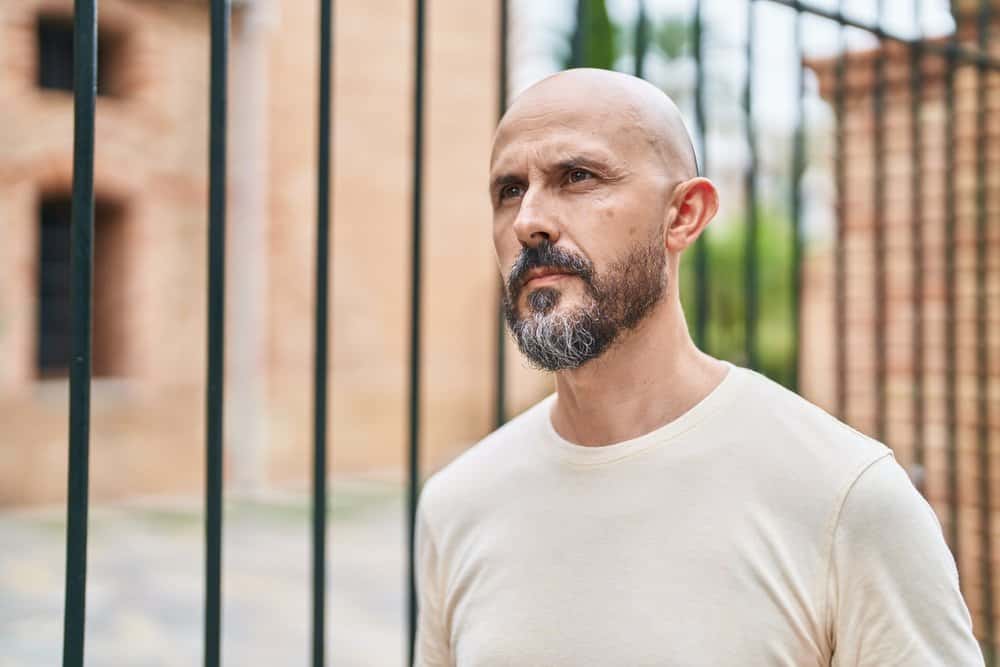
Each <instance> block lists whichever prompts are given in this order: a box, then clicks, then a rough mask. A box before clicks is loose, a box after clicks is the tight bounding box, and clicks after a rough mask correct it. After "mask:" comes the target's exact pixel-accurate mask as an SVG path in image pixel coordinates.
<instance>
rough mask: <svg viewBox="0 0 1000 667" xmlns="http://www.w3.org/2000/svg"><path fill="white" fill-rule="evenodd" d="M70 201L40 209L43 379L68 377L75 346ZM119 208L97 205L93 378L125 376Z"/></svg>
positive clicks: (52, 201)
mask: <svg viewBox="0 0 1000 667" xmlns="http://www.w3.org/2000/svg"><path fill="white" fill-rule="evenodd" d="M71 210H72V206H71V203H70V198H69V196H57V197H46V198H44V199H42V201H41V203H40V205H39V230H38V231H39V233H38V268H39V272H38V283H37V285H38V293H37V300H38V301H37V302H38V333H37V339H36V340H37V345H36V350H37V370H38V375H39V377H43V378H48V377H61V376H65V375H66V374H67V373H68V372H69V362H70V355H71V344H72V327H71V311H70V214H71ZM121 210H122V209H121V206H118V205H116V204H113V203H111V202H107V201H102V200H99V201H98V203H97V206H96V207H95V209H94V301H93V310H92V314H93V338H92V349H93V358H92V369H93V374H94V376H109V375H119V374H121V371H122V367H123V362H124V352H123V350H124V345H123V343H124V342H125V341H124V340H123V336H122V335H121V333H122V332H121V330H120V328H121V325H122V322H123V321H124V318H123V316H122V314H123V313H122V311H123V310H124V308H123V306H124V304H123V303H122V302H121V296H122V293H123V292H122V290H123V289H124V288H123V283H124V281H123V280H122V278H123V277H124V276H123V275H122V274H123V273H124V261H123V260H124V257H125V256H124V251H125V247H124V245H123V240H124V237H123V229H124V226H123V224H122V222H121V217H122V216H121Z"/></svg>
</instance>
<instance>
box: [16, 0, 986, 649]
mask: <svg viewBox="0 0 1000 667" xmlns="http://www.w3.org/2000/svg"><path fill="white" fill-rule="evenodd" d="M335 4H336V8H335V22H334V43H335V52H334V61H333V63H334V73H333V107H334V111H333V176H332V179H331V183H330V184H331V187H332V191H333V210H332V273H331V277H332V294H331V299H330V308H331V321H330V324H331V331H330V339H329V343H330V346H331V348H330V349H331V363H330V373H329V378H330V383H331V395H330V397H329V410H330V419H331V422H330V429H329V432H330V441H329V443H330V461H329V471H330V473H331V474H332V476H333V477H332V480H331V502H330V519H331V524H330V532H329V538H330V547H329V568H330V581H329V586H328V588H329V604H330V615H329V628H330V636H329V647H330V648H329V656H330V662H331V664H335V665H393V664H402V663H403V662H404V661H405V656H406V642H407V639H406V627H405V624H406V616H405V603H406V579H405V576H404V575H405V564H406V560H407V557H408V552H407V545H406V543H405V529H406V521H407V516H406V510H405V508H404V496H405V493H406V466H407V463H408V458H407V457H408V455H407V443H408V434H407V428H408V424H409V415H408V407H407V400H408V396H409V384H408V382H409V375H408V368H409V366H408V364H409V360H410V349H409V328H410V313H411V303H410V296H409V290H410V284H411V283H410V253H411V248H412V245H411V244H412V242H413V237H412V234H411V227H410V225H411V218H410V215H411V210H410V207H411V198H412V194H413V193H412V191H411V184H412V174H413V169H414V157H413V148H412V142H413V130H412V113H413V112H412V105H413V78H414V65H415V61H414V57H413V48H414V31H413V25H414V7H413V3H411V2H408V1H406V2H404V1H403V0H363V1H362V0H342V1H341V2H337V3H335ZM797 8H798V9H800V10H806V11H798V12H797V11H796V9H797ZM427 11H428V13H427V27H426V39H427V47H426V48H427V62H426V77H427V78H426V81H427V84H426V85H427V87H426V92H425V105H426V106H425V121H424V128H425V132H426V135H425V142H424V149H425V156H424V160H423V175H424V178H423V189H422V193H421V194H422V196H423V198H422V201H423V231H422V238H423V258H424V260H423V270H422V283H421V295H422V303H423V313H422V320H421V328H422V332H423V339H422V341H423V342H422V345H421V369H422V370H421V381H420V390H421V406H420V410H421V412H420V414H421V419H420V430H419V440H420V460H419V463H420V469H421V471H422V472H421V476H422V477H423V478H426V476H428V475H429V474H431V473H432V472H433V471H434V470H436V469H438V468H440V467H441V466H443V465H445V464H446V463H447V462H448V461H450V460H451V459H452V458H454V457H455V456H456V455H457V454H459V453H460V452H462V451H463V450H464V449H465V448H467V447H468V446H470V445H471V444H473V443H474V442H476V441H477V440H478V439H480V438H481V437H483V436H484V435H485V434H487V433H488V432H490V431H491V430H492V429H493V428H494V427H495V426H496V425H497V424H498V423H500V422H502V421H503V420H504V419H505V418H508V417H510V416H512V415H515V414H517V413H519V412H520V411H522V410H523V409H525V408H526V407H528V406H530V405H532V404H533V403H534V402H536V401H537V400H539V399H540V398H542V397H543V396H545V395H546V394H548V393H549V392H550V391H551V390H552V382H551V379H550V378H549V377H547V376H545V375H543V374H540V373H537V372H535V371H533V370H530V369H528V368H527V367H526V365H525V364H524V363H523V362H522V361H521V359H520V357H519V356H518V353H517V351H516V349H515V348H514V347H513V346H512V345H511V343H510V341H509V340H508V341H504V342H502V343H501V344H499V345H498V319H497V294H498V284H497V281H498V278H497V275H498V273H497V265H496V259H495V256H494V254H493V249H492V244H491V236H490V224H491V223H490V210H489V202H488V197H487V193H486V179H487V167H488V164H487V163H488V157H489V149H490V142H491V138H492V131H493V128H494V126H495V123H496V121H497V117H498V112H499V109H500V108H502V106H503V104H504V102H505V99H506V98H512V97H513V96H515V95H516V94H517V93H518V92H520V91H521V90H523V89H524V88H526V87H527V86H529V85H531V84H532V83H534V82H535V81H537V80H539V79H540V78H542V77H544V76H547V75H548V74H551V73H553V72H555V71H558V70H560V69H563V68H565V67H569V66H581V65H582V66H591V67H602V68H608V69H617V70H621V71H626V72H632V73H636V74H640V75H641V76H643V77H644V78H646V79H648V80H649V81H651V82H652V83H654V84H655V85H657V86H659V87H660V88H662V89H663V90H664V91H666V92H667V93H669V94H670V95H671V96H672V97H673V98H674V100H675V101H676V102H677V103H678V105H679V106H680V108H681V110H682V111H683V113H684V116H685V119H686V121H687V123H688V127H689V129H690V130H691V132H692V135H693V136H694V138H695V143H696V146H697V149H698V154H699V159H700V164H701V167H702V170H703V173H705V174H706V175H707V176H708V177H710V178H711V179H712V180H713V181H715V183H716V184H717V186H718V187H719V189H720V194H721V199H722V208H721V210H720V213H719V215H718V217H717V218H716V220H715V221H714V222H713V223H712V224H711V225H710V227H709V229H708V231H707V233H706V234H705V236H704V238H703V240H701V241H699V243H698V245H697V246H696V247H695V248H694V249H692V250H691V251H689V252H688V253H687V254H686V256H685V258H684V261H683V265H682V275H681V277H680V281H681V288H682V290H683V301H684V305H685V310H686V313H687V316H688V321H689V324H690V326H691V327H692V332H693V334H694V336H695V338H696V340H697V341H698V342H699V344H700V345H701V346H702V347H703V349H706V350H707V351H709V352H710V353H712V354H714V355H716V356H718V357H722V358H726V359H729V360H731V361H733V362H735V363H738V364H741V365H746V366H750V367H753V368H756V369H759V370H760V371H761V372H764V373H766V374H767V375H768V376H770V377H772V378H773V379H775V380H777V381H779V382H782V383H783V384H785V385H787V386H789V387H791V388H793V389H795V390H796V391H799V392H800V393H802V394H803V395H804V396H805V397H806V398H808V399H809V400H811V401H813V402H815V403H817V404H819V405H820V406H822V407H823V408H825V409H827V410H828V411H830V412H831V413H832V414H834V415H836V416H838V417H839V418H841V419H843V420H844V421H846V422H847V423H849V424H851V425H852V426H854V427H855V428H856V429H858V430H860V431H862V432H864V433H866V434H869V435H871V436H873V437H876V438H878V439H880V440H882V441H883V442H885V443H886V444H887V445H889V446H890V447H892V448H893V450H894V452H895V454H896V457H897V459H898V460H899V461H900V463H902V464H903V465H904V466H905V467H906V468H907V470H908V471H909V472H910V474H911V477H912V479H913V480H914V483H915V484H916V485H917V486H918V488H919V489H920V490H921V491H922V492H923V493H924V494H925V496H926V497H927V498H928V500H929V501H930V502H931V504H932V506H933V507H934V509H935V510H936V512H937V514H938V517H939V519H940V521H941V523H942V527H943V529H944V532H945V535H946V537H947V538H948V541H949V545H950V546H951V548H952V550H953V552H954V553H955V556H956V559H957V561H958V564H959V567H960V573H961V581H962V586H963V591H964V593H965V594H966V598H967V600H968V602H969V605H970V608H971V610H972V612H973V616H974V625H975V628H976V632H977V634H978V635H979V637H980V638H981V639H982V641H983V643H984V647H986V649H987V653H988V656H989V658H990V660H991V661H992V660H993V658H992V649H991V648H990V647H993V646H996V645H997V639H996V637H997V632H998V631H1000V623H998V621H997V618H996V614H995V613H994V609H995V607H996V604H995V602H994V599H995V598H996V596H997V593H998V591H997V590H996V583H995V579H994V577H993V570H994V567H995V556H994V550H993V549H994V547H993V536H994V534H997V533H1000V525H998V524H997V517H998V516H1000V507H998V505H1000V491H998V484H1000V460H998V459H1000V456H997V454H998V453H1000V452H997V451H996V449H997V447H998V446H1000V440H998V433H1000V412H998V407H1000V404H998V401H1000V330H998V326H997V324H998V318H1000V254H998V252H997V251H998V250H1000V248H998V244H1000V228H998V225H1000V113H998V110H1000V73H998V72H1000V46H998V44H997V40H996V35H997V28H998V25H1000V0H982V2H980V1H979V0H969V1H956V0H953V1H952V2H948V1H947V0H922V1H921V0H884V1H880V2H871V1H870V0H856V1H849V0H842V1H841V2H835V1H833V0H814V2H812V3H809V4H808V7H807V6H806V5H805V4H802V5H801V6H800V3H795V2H784V1H780V0H740V1H735V0H702V1H701V2H696V1H695V0H686V1H685V0H648V1H646V2H641V3H640V2H638V1H637V0H606V1H605V0H551V1H546V2H544V3H543V2H531V1H530V0H510V1H509V4H508V15H507V19H508V20H507V21H506V22H502V21H501V16H502V14H501V5H500V3H498V2H492V1H490V2H487V1H486V0H483V1H481V2H459V1H458V0H437V1H435V2H431V3H429V5H428V10H427ZM72 12H73V7H72V3H71V2H70V1H69V0H0V350H2V352H3V354H2V361H0V667H5V666H8V665H10V666H13V665H48V664H57V663H58V661H59V656H60V654H61V647H62V611H63V607H62V604H63V599H62V595H63V584H64V579H63V577H64V572H63V570H64V564H65V563H64V558H65V549H66V546H65V502H66V478H67V423H68V421H67V406H68V399H67V392H68V382H67V369H68V365H69V360H70V352H69V350H70V346H69V342H70V340H71V331H70V315H69V258H70V245H69V229H70V225H69V221H70V193H71V185H72V172H73V169H72V168H73V96H72V82H73V49H72V43H73V29H72ZM318 21H319V13H318V3H316V2H305V1H295V2H283V3H282V2H278V0H234V2H233V4H232V37H231V44H230V63H229V77H230V78H229V96H230V97H229V99H230V102H229V120H228V132H229V174H228V190H227V198H228V223H227V237H228V238H227V255H228V264H227V273H226V338H225V357H226V403H225V478H226V515H225V516H226V523H225V533H224V541H225V548H224V550H223V553H224V558H225V562H224V567H223V572H224V588H223V591H224V614H223V618H224V622H223V651H222V652H223V656H224V658H225V661H226V662H231V663H232V664H239V665H272V664H303V663H305V661H306V659H307V656H308V655H309V637H310V627H309V618H310V617H309V590H310V572H309V560H308V557H309V493H310V491H309V480H310V475H311V463H312V455H311V448H312V430H311V429H312V391H313V389H312V373H313V339H312V331H313V322H314V317H315V314H314V307H315V304H314V299H315V296H314V295H315V292H314V280H315V275H314V271H315V252H316V222H315V221H316V211H315V202H316V197H317V187H316V154H317V131H316V128H317V124H318V118H317V106H318V96H317V81H318V58H317V52H318V48H319V46H318V34H319V29H318ZM876 26H880V28H879V29H875V28H876ZM99 31H100V43H99V50H98V72H99V75H98V102H97V125H96V157H95V174H96V175H95V196H96V209H95V211H96V213H95V238H96V243H95V245H96V249H95V274H94V338H93V346H94V358H93V370H94V380H93V385H92V387H93V389H92V391H93V394H92V423H91V453H90V498H91V501H92V511H91V522H90V547H89V559H90V566H89V574H88V599H87V604H88V608H87V614H88V616H87V619H88V625H87V655H88V664H95V665H192V664H197V663H198V662H199V661H200V656H201V650H202V649H201V641H202V635H201V623H202V614H203V611H202V608H201V606H202V595H203V583H204V582H203V570H202V565H203V561H202V558H203V532H202V531H203V525H202V521H203V509H202V507H203V506H202V498H201V493H202V489H203V488H204V485H205V472H204V446H205V445H204V433H205V416H204V396H205V366H206V353H205V349H206V345H205V330H206V327H207V321H206V298H207V282H208V280H207V270H206V260H205V258H206V253H207V243H206V239H207V225H208V216H207V210H208V186H207V181H208V140H207V134H208V110H209V106H208V81H209V79H208V77H209V70H208V55H209V17H208V3H207V2H205V1H203V0H102V1H101V3H100V14H99ZM502 56H503V57H502ZM504 62H505V63H506V67H503V66H502V65H503V63H504ZM502 72H506V81H501V76H502V74H501V73H502ZM501 345H502V350H501V349H498V347H501ZM498 368H501V369H502V371H498ZM994 510H998V511H994Z"/></svg>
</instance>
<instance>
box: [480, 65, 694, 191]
mask: <svg viewBox="0 0 1000 667" xmlns="http://www.w3.org/2000/svg"><path fill="white" fill-rule="evenodd" d="M567 125H576V126H580V127H586V128H589V130H590V131H592V132H598V133H607V134H609V135H612V136H615V137H616V138H618V139H621V140H622V141H621V142H618V143H624V144H629V147H630V148H632V149H634V150H637V151H643V150H644V151H646V152H648V156H649V157H652V158H655V159H654V160H653V163H654V164H659V166H661V167H662V168H663V169H664V170H665V174H666V176H667V177H668V178H669V179H670V180H672V181H679V180H686V179H689V178H694V177H695V176H697V175H698V167H697V161H696V158H695V152H694V147H693V145H692V143H691V137H690V135H689V134H688V131H687V128H686V127H685V126H684V121H683V119H682V118H681V114H680V111H679V110H678V109H677V106H676V105H675V104H674V103H673V101H672V100H671V99H670V98H669V97H668V96H667V95H666V94H665V93H663V91H661V90H660V89H658V88H656V87H655V86H653V85H652V84H650V83H648V82H646V81H643V80H642V79H639V78H637V77H634V76H630V75H628V74H622V73H621V72H611V71H608V70H601V69H571V70H566V71H563V72H559V73H558V74H554V75H552V76H550V77H548V78H546V79H543V80H542V81H540V82H538V83H536V84H534V85H533V86H531V87H530V88H528V89H527V90H526V91H524V92H523V93H522V94H521V95H520V96H518V98H517V99H516V100H514V103H513V104H512V105H511V106H510V108H509V109H508V110H507V113H505V114H504V116H503V118H502V119H501V121H500V124H499V126H498V127H497V132H496V136H495V138H494V143H493V158H492V159H493V161H495V160H496V158H497V156H498V153H499V151H500V149H501V148H502V147H503V146H504V145H505V144H506V142H508V141H509V140H511V139H512V138H514V137H516V136H517V135H519V134H521V133H522V132H525V131H532V130H535V131H542V132H544V131H545V128H546V127H547V126H548V127H557V126H561V127H566V126H567Z"/></svg>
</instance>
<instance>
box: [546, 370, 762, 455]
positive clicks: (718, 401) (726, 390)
mask: <svg viewBox="0 0 1000 667" xmlns="http://www.w3.org/2000/svg"><path fill="white" fill-rule="evenodd" d="M721 361H723V363H725V364H726V365H727V366H728V367H729V370H728V371H727V372H726V375H725V376H724V377H723V378H722V380H721V381H720V382H719V384H717V385H716V386H715V387H714V388H713V389H712V391H710V392H709V393H708V394H707V395H706V396H705V397H704V398H702V399H701V400H700V401H698V402H697V403H695V404H694V405H693V406H692V407H691V408H689V409H688V410H687V411H686V412H684V413H683V414H681V415H680V416H679V417H677V418H676V419H673V420H672V421H669V422H667V423H666V424H664V425H663V426H660V427H658V428H656V429H654V430H652V431H650V432H648V433H644V434H642V435H640V436H637V437H635V438H632V439H630V440H623V441H621V442H616V443H612V444H609V445H598V446H587V445H578V444H576V443H573V442H570V441H569V440H566V439H565V438H563V437H562V436H561V435H559V433H558V432H557V431H556V429H555V427H554V426H553V425H552V408H553V407H554V406H555V402H556V399H557V398H558V394H557V393H553V394H551V395H549V396H548V397H547V398H545V399H544V400H543V401H542V405H541V406H540V407H541V408H542V410H541V413H542V419H541V422H542V440H543V443H542V444H543V447H542V448H543V449H544V450H546V451H547V452H549V453H550V454H553V455H555V456H556V457H557V458H559V459H561V460H563V461H566V462H568V463H572V464H575V465H584V466H586V465H601V464H606V463H612V462H614V461H619V460H621V459H624V458H627V457H630V456H633V455H635V454H637V453H639V452H641V451H644V450H646V449H649V448H650V447H652V446H654V445H657V444H660V443H664V442H666V441H668V440H671V439H673V438H676V437H677V436H679V435H681V434H682V433H684V432H686V431H688V430H690V429H691V428H693V427H694V426H696V425H697V424H698V423H699V422H701V421H702V420H703V419H704V418H705V417H707V416H709V415H711V414H712V413H714V412H715V411H716V410H717V409H718V408H719V407H721V406H722V405H724V404H725V403H727V402H728V401H729V400H731V399H732V398H733V397H734V396H735V395H736V394H737V393H738V388H739V385H740V384H741V383H742V380H743V379H744V378H745V374H746V373H747V371H746V370H745V369H743V368H741V367H739V366H736V365H735V364H732V363H730V362H728V361H726V360H724V359H723V360H721Z"/></svg>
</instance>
